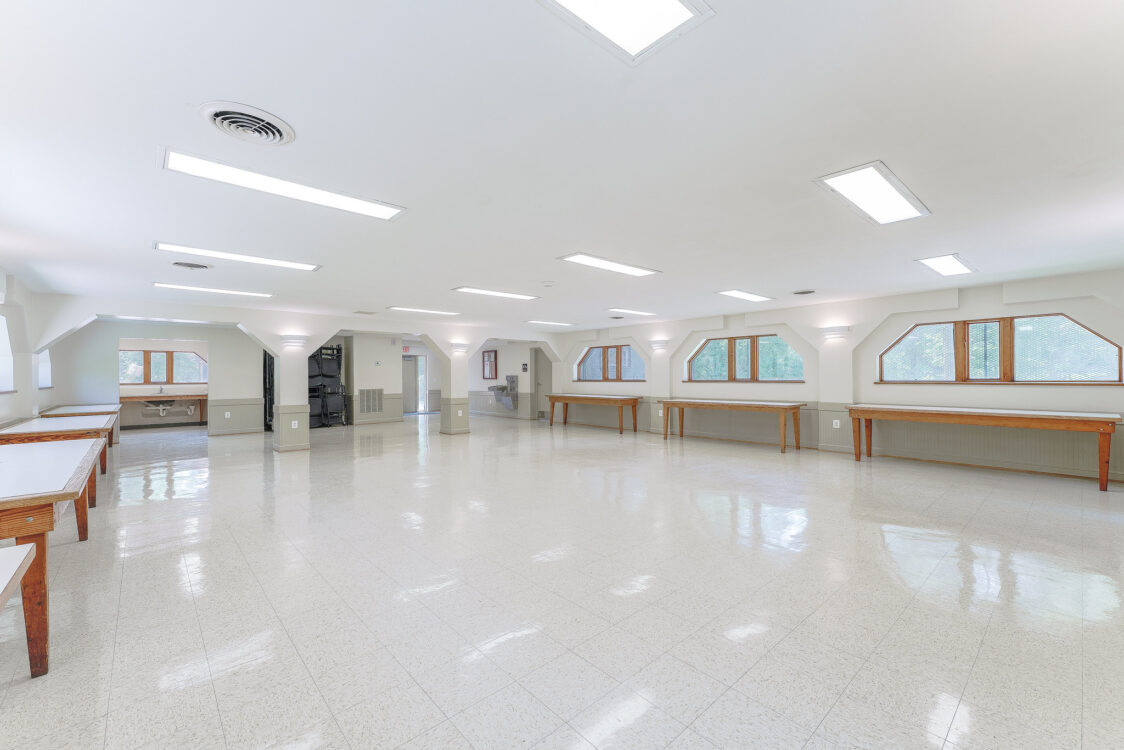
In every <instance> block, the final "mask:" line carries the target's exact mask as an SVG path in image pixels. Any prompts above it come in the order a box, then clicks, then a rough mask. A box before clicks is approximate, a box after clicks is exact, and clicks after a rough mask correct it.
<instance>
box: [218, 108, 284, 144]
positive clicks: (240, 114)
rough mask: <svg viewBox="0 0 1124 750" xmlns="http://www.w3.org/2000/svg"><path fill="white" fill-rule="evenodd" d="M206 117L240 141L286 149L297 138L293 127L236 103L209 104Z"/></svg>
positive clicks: (278, 118)
mask: <svg viewBox="0 0 1124 750" xmlns="http://www.w3.org/2000/svg"><path fill="white" fill-rule="evenodd" d="M203 116H204V117H206V118H207V119H208V120H209V121H210V122H211V124H212V125H214V126H215V127H216V128H218V129H219V130H221V131H222V132H224V133H226V134H227V135H230V136H233V137H235V138H237V139H238V140H241V141H249V142H250V143H261V144H264V145H266V146H283V145H284V144H286V143H291V142H292V141H293V139H294V138H296V137H297V136H296V133H294V132H293V128H292V126H290V125H289V123H287V122H285V121H284V120H282V119H281V118H280V117H277V116H276V115H271V114H270V113H269V112H266V111H265V110H261V109H258V108H257V107H251V106H249V105H246V104H238V103H237V102H208V103H207V104H204V105H203Z"/></svg>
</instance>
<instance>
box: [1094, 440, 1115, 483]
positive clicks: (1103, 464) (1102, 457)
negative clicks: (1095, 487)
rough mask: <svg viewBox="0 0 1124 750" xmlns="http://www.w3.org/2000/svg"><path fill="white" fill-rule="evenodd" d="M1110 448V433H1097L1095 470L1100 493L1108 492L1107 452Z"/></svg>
mask: <svg viewBox="0 0 1124 750" xmlns="http://www.w3.org/2000/svg"><path fill="white" fill-rule="evenodd" d="M1111 447H1112V433H1111V432H1099V433H1097V453H1098V456H1097V459H1098V460H1097V468H1098V469H1099V474H1100V480H1101V492H1108V452H1109V449H1110V448H1111Z"/></svg>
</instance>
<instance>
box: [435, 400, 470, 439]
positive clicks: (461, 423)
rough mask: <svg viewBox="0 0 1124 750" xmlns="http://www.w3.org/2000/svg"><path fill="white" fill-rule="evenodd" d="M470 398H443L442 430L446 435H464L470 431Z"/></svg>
mask: <svg viewBox="0 0 1124 750" xmlns="http://www.w3.org/2000/svg"><path fill="white" fill-rule="evenodd" d="M468 412H469V409H468V399H467V398H443V399H441V432H442V434H445V435H463V434H465V433H466V432H468Z"/></svg>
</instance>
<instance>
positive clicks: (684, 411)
mask: <svg viewBox="0 0 1124 750" xmlns="http://www.w3.org/2000/svg"><path fill="white" fill-rule="evenodd" d="M686 416H687V407H686V406H680V407H679V437H683V421H684V419H685V418H686Z"/></svg>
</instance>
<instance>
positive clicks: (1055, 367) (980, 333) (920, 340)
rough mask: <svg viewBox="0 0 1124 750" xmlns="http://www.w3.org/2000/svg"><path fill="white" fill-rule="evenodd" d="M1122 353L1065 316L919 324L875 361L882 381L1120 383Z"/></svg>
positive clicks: (1123, 372) (1093, 332) (1031, 316)
mask: <svg viewBox="0 0 1124 750" xmlns="http://www.w3.org/2000/svg"><path fill="white" fill-rule="evenodd" d="M1122 376H1124V371H1122V359H1121V349H1120V347H1119V346H1117V345H1116V344H1114V343H1113V342H1111V341H1109V340H1108V339H1106V338H1105V337H1103V336H1101V335H1100V334H1099V333H1096V332H1095V331H1093V330H1091V329H1089V328H1086V327H1085V326H1083V325H1081V324H1080V323H1078V322H1077V321H1075V320H1073V319H1072V318H1070V317H1069V316H1068V315H1062V314H1050V315H1027V316H1023V317H1007V318H993V319H990V320H959V321H954V322H950V323H922V324H919V325H915V326H913V327H912V328H910V329H909V330H908V331H906V332H905V334H904V335H903V336H902V337H901V338H899V339H898V340H897V341H895V342H894V343H893V344H891V345H890V347H889V348H887V349H886V350H885V351H884V352H882V354H881V355H880V356H879V382H883V383H1120V382H1124V380H1122Z"/></svg>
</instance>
